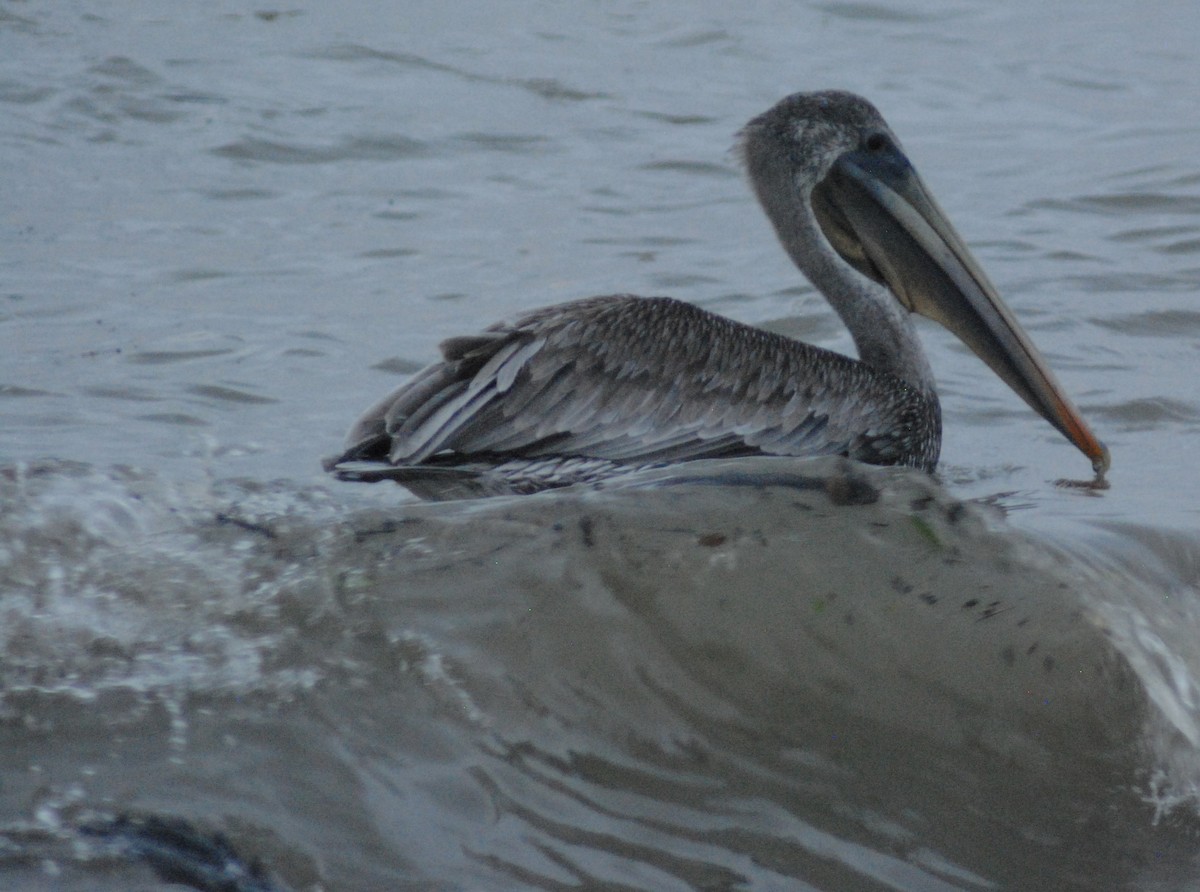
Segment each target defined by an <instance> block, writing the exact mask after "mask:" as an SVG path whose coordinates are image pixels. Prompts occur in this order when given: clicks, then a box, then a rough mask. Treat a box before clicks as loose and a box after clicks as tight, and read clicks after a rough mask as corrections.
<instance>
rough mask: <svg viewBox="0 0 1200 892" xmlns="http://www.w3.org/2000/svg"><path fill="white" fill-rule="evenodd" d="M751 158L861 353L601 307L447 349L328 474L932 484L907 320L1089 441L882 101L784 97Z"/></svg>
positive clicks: (508, 483) (626, 300) (503, 485)
mask: <svg viewBox="0 0 1200 892" xmlns="http://www.w3.org/2000/svg"><path fill="white" fill-rule="evenodd" d="M741 149H742V156H743V159H744V161H745V164H746V168H747V171H748V174H749V178H750V182H751V184H752V185H753V187H754V190H755V193H756V195H757V196H758V199H759V201H760V202H761V204H762V206H763V208H764V210H765V211H766V213H767V216H768V217H769V218H770V220H771V222H772V224H773V225H774V227H775V230H776V232H777V233H778V235H779V238H780V241H781V242H782V244H783V247H784V248H785V250H787V252H788V254H789V255H790V256H791V257H792V259H793V261H794V262H795V263H796V265H797V266H798V267H799V268H800V269H801V270H802V271H803V272H804V273H805V274H806V275H807V276H808V278H809V279H810V280H811V281H812V283H813V284H814V285H815V286H816V287H817V288H818V289H819V290H820V291H821V292H822V293H823V294H824V295H825V296H826V298H827V299H828V300H829V302H830V303H831V304H832V305H833V307H834V308H835V309H836V310H837V312H838V313H839V315H840V316H841V318H842V319H843V321H844V322H845V323H846V325H847V327H848V328H849V329H850V332H851V334H852V335H853V337H854V341H855V345H856V347H857V348H858V352H859V357H860V358H859V359H857V360H856V359H850V358H849V357H846V356H842V355H839V354H836V353H832V352H830V351H828V350H822V349H820V348H818V347H814V346H811V345H809V344H804V343H801V342H798V341H795V340H792V339H790V338H786V337H783V336H781V335H778V334H773V333H770V332H766V331H762V330H760V329H756V328H753V327H751V326H748V325H744V324H741V323H738V322H734V321H732V320H730V319H726V318H723V317H721V316H717V315H714V314H712V313H709V312H706V311H704V310H701V309H698V308H696V307H694V306H691V305H689V304H686V303H683V302H681V301H677V300H673V299H671V298H665V297H656V298H640V297H633V296H630V295H614V296H608V297H594V298H588V299H585V300H581V301H576V302H573V303H567V304H560V305H556V306H551V307H546V308H543V309H539V310H535V311H533V312H530V313H527V314H525V315H523V316H521V317H520V318H518V319H516V320H515V321H512V322H504V323H498V324H496V325H493V326H491V327H490V328H487V329H485V330H484V331H483V332H482V333H480V334H478V335H474V336H466V337H458V338H451V339H450V340H447V341H445V342H443V344H442V345H441V350H442V356H443V359H442V361H441V362H437V363H434V364H433V365H431V366H429V367H427V368H425V369H424V370H422V371H420V372H418V373H417V374H416V375H415V376H414V377H413V378H412V379H411V380H410V381H408V382H407V383H406V384H404V385H403V386H402V387H400V388H399V389H397V390H396V391H395V392H393V393H391V394H390V395H388V396H387V397H386V398H385V399H383V400H381V401H380V402H379V403H377V404H376V405H375V406H373V407H371V408H370V409H369V410H368V411H367V412H366V413H365V414H364V415H363V416H362V418H361V419H360V420H359V421H358V422H357V423H356V424H355V426H354V427H353V428H352V429H351V431H350V434H349V436H348V438H347V447H346V451H345V452H344V453H343V454H342V455H341V456H339V457H338V458H336V459H333V460H331V461H330V462H328V463H327V467H328V468H329V469H330V470H333V471H334V472H335V473H337V474H338V475H339V476H341V477H343V478H345V479H357V480H378V479H394V480H399V481H400V482H403V483H405V484H406V485H408V486H409V487H410V488H412V489H414V490H417V491H419V492H422V493H423V494H426V495H428V494H435V493H436V492H437V491H439V490H440V491H447V490H449V491H451V492H478V491H515V492H524V491H533V490H537V489H544V488H548V487H551V486H559V485H564V484H568V483H574V482H580V481H593V480H598V479H603V478H604V477H607V476H611V475H612V474H614V473H618V472H621V471H622V470H624V469H627V468H629V467H631V466H634V467H636V466H644V465H648V464H657V463H670V462H681V461H689V460H693V459H702V458H723V457H731V456H739V455H754V454H768V455H795V456H804V455H822V454H840V455H847V456H850V457H852V458H855V459H859V460H861V461H864V462H870V463H873V464H895V465H909V466H913V467H917V468H924V469H926V470H932V469H933V468H934V467H935V466H936V464H937V460H938V453H939V450H940V444H941V411H940V407H939V404H938V400H937V396H936V394H935V391H934V383H933V375H932V372H931V371H930V368H929V364H928V362H927V361H926V359H925V355H924V353H923V352H922V350H921V346H920V344H919V342H918V340H917V336H916V332H915V329H914V327H913V324H912V321H911V318H910V313H911V312H912V311H918V312H922V313H924V314H925V315H929V316H931V317H932V318H935V319H937V320H938V321H939V322H942V323H943V324H944V325H946V326H947V327H948V328H950V329H951V330H952V331H954V332H955V333H956V334H958V335H959V336H960V337H962V338H963V339H964V341H966V342H968V343H969V344H970V345H971V346H972V347H973V349H976V351H977V352H979V353H980V355H981V356H982V357H983V358H984V359H985V361H987V362H988V363H989V364H990V365H992V367H993V368H995V369H996V370H997V373H998V374H1000V375H1001V376H1002V377H1004V378H1005V380H1006V381H1008V382H1009V383H1010V384H1011V385H1012V386H1013V387H1014V389H1017V391H1018V393H1020V394H1021V395H1022V396H1023V397H1024V398H1025V399H1026V400H1028V401H1029V402H1030V404H1031V405H1033V406H1034V408H1035V409H1037V410H1038V411H1039V412H1041V413H1042V414H1043V415H1045V416H1046V417H1047V418H1049V419H1050V420H1051V421H1052V423H1054V424H1056V425H1057V426H1059V427H1060V430H1064V432H1065V433H1067V435H1068V436H1070V437H1072V439H1073V441H1076V442H1077V445H1078V440H1077V439H1076V435H1075V434H1074V433H1073V431H1069V430H1068V427H1069V425H1070V424H1072V423H1075V421H1076V418H1075V416H1073V415H1071V416H1070V418H1069V420H1068V421H1067V422H1063V421H1062V416H1063V415H1064V414H1069V412H1068V410H1069V404H1067V403H1066V402H1065V398H1063V397H1061V395H1060V394H1059V392H1058V391H1057V390H1056V389H1055V387H1054V385H1053V384H1052V383H1049V382H1044V380H1043V379H1045V377H1046V376H1047V375H1048V373H1047V372H1045V370H1044V366H1042V365H1040V360H1039V358H1038V357H1037V356H1036V353H1035V352H1033V349H1032V346H1031V345H1029V344H1028V341H1027V339H1025V338H1024V335H1023V334H1022V333H1021V332H1020V330H1019V327H1017V326H1016V323H1015V320H1013V319H1012V318H1011V315H1010V314H1008V313H1007V310H1004V309H1003V307H1002V305H1001V307H1000V308H999V310H996V309H995V308H994V307H993V306H992V305H993V303H997V302H998V300H999V299H998V298H997V297H995V295H994V291H993V290H992V289H991V286H990V284H989V283H987V282H986V279H985V278H984V277H983V274H982V272H981V271H979V270H978V267H977V266H976V265H975V264H974V262H973V260H972V258H970V256H969V253H968V252H967V250H966V248H965V246H963V245H962V244H961V241H960V240H958V239H957V236H956V235H955V234H954V233H953V230H952V229H951V228H950V226H949V223H948V222H946V221H945V220H944V218H943V217H942V215H941V213H940V211H939V210H938V209H937V207H936V204H935V203H934V202H933V200H932V199H931V198H929V197H928V194H927V192H926V191H925V190H924V187H923V184H921V183H920V181H919V179H918V178H917V177H916V173H915V171H913V170H912V168H911V165H909V163H908V160H907V158H905V156H904V155H903V154H902V152H901V151H900V148H899V144H898V142H897V140H896V138H895V136H894V135H893V134H892V133H891V131H890V130H889V129H888V127H887V125H886V124H885V123H884V121H883V119H882V118H881V117H880V115H879V113H878V112H877V111H876V110H875V108H874V107H873V106H872V105H871V104H870V103H868V102H867V101H866V100H864V99H862V98H860V97H858V96H854V95H852V94H848V93H838V92H825V93H810V94H796V95H794V96H790V97H788V98H787V99H785V100H783V101H782V102H780V103H778V104H777V105H776V106H775V107H773V108H772V109H770V110H769V111H767V112H766V113H764V114H763V115H760V116H759V117H757V118H755V119H754V120H752V121H751V122H750V123H749V124H748V125H747V126H746V128H745V129H744V130H743V132H742V139H741ZM981 307H982V309H980V308H981ZM996 313H999V315H998V316H996V315H995V314H996ZM996 319H999V320H1000V321H999V322H997V321H996ZM1014 328H1015V333H1014V331H1013V329H1014ZM997 332H998V333H997ZM1014 356H1016V358H1015V359H1014ZM1030 369H1032V371H1030ZM1031 379H1032V380H1033V383H1032V384H1031V383H1030V380H1031ZM1045 393H1050V395H1051V396H1050V397H1049V398H1048V397H1046V396H1045ZM1048 399H1049V400H1051V402H1052V401H1053V400H1058V402H1057V403H1053V404H1052V405H1050V403H1048V402H1047V400H1048ZM1048 405H1049V408H1047V406H1048ZM1062 406H1065V407H1066V408H1060V407H1062ZM1078 424H1079V425H1082V422H1081V421H1078ZM1084 429H1085V430H1086V428H1084ZM1087 434H1088V436H1090V432H1087ZM1093 442H1098V441H1093ZM1089 445H1090V444H1089ZM1080 448H1085V447H1084V446H1081V447H1080ZM1100 448H1102V447H1098V446H1097V447H1096V449H1095V450H1094V451H1096V452H1097V454H1098V450H1099V449H1100ZM1085 451H1086V450H1085ZM1089 454H1090V453H1089Z"/></svg>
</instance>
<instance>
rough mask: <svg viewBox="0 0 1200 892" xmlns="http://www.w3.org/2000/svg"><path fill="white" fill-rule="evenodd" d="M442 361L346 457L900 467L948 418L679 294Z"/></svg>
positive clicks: (462, 345)
mask: <svg viewBox="0 0 1200 892" xmlns="http://www.w3.org/2000/svg"><path fill="white" fill-rule="evenodd" d="M442 353H443V357H444V358H443V361H442V362H440V363H436V364H434V365H432V366H429V367H428V368H426V369H425V370H423V371H421V372H419V373H418V374H417V375H416V376H415V377H414V378H413V379H412V380H411V381H409V382H408V383H406V384H405V385H404V386H402V387H401V388H399V389H398V390H397V391H395V392H394V393H392V394H391V395H389V396H388V397H387V398H386V399H384V400H382V401H381V402H380V403H378V404H377V405H375V406H373V407H372V408H371V409H370V410H368V412H367V413H366V414H365V415H364V416H363V418H362V419H361V420H360V421H359V422H358V423H357V424H356V425H355V427H354V428H353V429H352V431H351V433H350V436H349V439H348V443H347V447H348V448H347V451H346V454H345V455H344V456H343V457H342V459H343V460H346V461H350V460H356V459H363V458H384V457H386V459H387V461H388V462H390V463H391V464H393V465H398V466H412V465H418V464H421V463H423V462H426V461H429V460H436V458H437V457H438V456H442V455H453V456H458V457H466V456H482V455H486V456H519V457H524V458H533V457H539V456H555V455H557V456H585V457H589V458H596V459H605V460H609V461H613V462H619V463H623V464H644V463H648V462H659V461H681V460H685V459H697V458H714V457H725V456H731V455H745V454H755V453H766V454H775V455H817V454H838V453H841V454H848V455H852V456H854V457H856V458H861V459H863V460H866V461H874V462H877V463H884V464H886V463H890V462H895V461H898V460H900V457H901V456H903V455H905V454H907V453H906V451H905V450H906V449H910V447H911V445H912V444H911V443H908V442H904V443H901V442H898V441H896V439H895V437H896V434H895V433H889V432H895V431H908V432H909V433H910V434H911V433H912V431H913V430H914V425H913V423H912V421H913V419H920V418H928V417H929V416H930V415H932V416H933V418H934V422H935V423H936V416H937V412H936V409H935V410H934V411H933V412H932V413H931V412H930V407H929V401H930V400H931V399H932V397H930V396H929V395H927V394H922V393H919V392H917V391H914V390H913V389H912V388H906V387H904V386H903V385H901V384H900V383H899V382H898V381H897V380H896V379H894V378H892V377H890V376H886V375H881V374H880V373H878V372H876V371H874V370H872V369H870V368H868V367H866V366H863V365H862V364H860V363H858V362H855V361H854V360H851V359H848V358H847V357H844V356H840V355H838V354H835V353H831V352H829V351H825V350H821V349H819V348H816V347H812V346H809V345H806V344H802V343H799V342H797V341H793V340H790V339H788V338H784V337H782V336H780V335H775V334H772V333H769V332H764V331H761V330H759V329H755V328H751V327H750V326H746V325H741V324H739V323H736V322H733V321H731V320H728V319H724V318H722V317H719V316H715V315H713V314H711V313H708V312H705V311H703V310H700V309H698V308H696V307H693V306H691V305H689V304H686V303H683V302H680V301H676V300H672V299H670V298H649V299H646V298H634V297H628V296H613V297H602V298H591V299H588V300H584V301H578V302H575V303H571V304H565V305H559V306H556V307H551V308H546V309H544V310H538V311H534V312H533V313H530V314H528V315H526V316H524V317H522V318H520V319H518V320H516V321H515V322H512V323H507V324H500V325H496V326H493V327H492V328H490V329H488V330H486V331H485V332H483V333H482V334H480V335H478V336H474V337H466V338H454V339H451V340H449V341H446V342H444V343H443V344H442ZM935 426H936V424H935ZM929 427H930V424H929V423H928V422H927V423H925V424H924V425H923V426H922V424H920V423H918V424H917V425H916V426H915V429H916V431H917V433H918V434H920V432H921V431H922V430H924V429H927V428H929ZM926 433H932V441H933V442H934V443H936V441H937V435H938V433H939V432H938V431H936V430H933V431H928V430H926ZM910 451H911V450H910ZM934 460H936V453H935V456H934Z"/></svg>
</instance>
